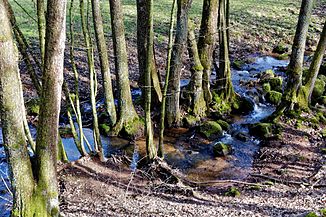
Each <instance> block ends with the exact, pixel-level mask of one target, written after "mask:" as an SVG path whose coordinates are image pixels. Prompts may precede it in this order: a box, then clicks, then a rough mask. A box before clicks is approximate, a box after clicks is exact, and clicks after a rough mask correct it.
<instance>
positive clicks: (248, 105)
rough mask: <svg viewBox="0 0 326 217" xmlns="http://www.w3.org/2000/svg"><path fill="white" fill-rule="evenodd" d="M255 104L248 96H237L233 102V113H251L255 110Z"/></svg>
mask: <svg viewBox="0 0 326 217" xmlns="http://www.w3.org/2000/svg"><path fill="white" fill-rule="evenodd" d="M254 107H255V104H254V102H252V101H251V100H250V99H248V98H246V97H240V96H238V97H235V99H234V101H233V103H232V113H234V114H242V115H246V114H249V113H250V112H252V111H253V110H254Z"/></svg>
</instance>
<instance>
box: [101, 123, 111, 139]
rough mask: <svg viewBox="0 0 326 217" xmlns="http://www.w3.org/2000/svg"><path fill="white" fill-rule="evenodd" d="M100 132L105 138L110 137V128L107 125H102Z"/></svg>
mask: <svg viewBox="0 0 326 217" xmlns="http://www.w3.org/2000/svg"><path fill="white" fill-rule="evenodd" d="M100 130H101V132H102V134H103V135H105V136H109V135H110V130H111V128H110V126H109V125H107V124H100Z"/></svg>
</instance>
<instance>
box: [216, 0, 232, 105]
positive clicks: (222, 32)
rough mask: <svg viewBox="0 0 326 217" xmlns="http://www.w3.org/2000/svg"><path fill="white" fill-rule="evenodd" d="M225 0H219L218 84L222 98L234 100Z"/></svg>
mask: <svg viewBox="0 0 326 217" xmlns="http://www.w3.org/2000/svg"><path fill="white" fill-rule="evenodd" d="M225 11H226V10H225V0H219V38H220V55H219V56H220V58H219V72H218V73H219V76H216V77H217V78H218V80H217V82H216V83H217V86H218V89H219V91H218V92H219V94H220V96H221V98H222V99H224V100H228V101H232V98H233V96H234V90H233V85H232V80H231V67H230V58H229V48H228V39H227V32H226V19H225Z"/></svg>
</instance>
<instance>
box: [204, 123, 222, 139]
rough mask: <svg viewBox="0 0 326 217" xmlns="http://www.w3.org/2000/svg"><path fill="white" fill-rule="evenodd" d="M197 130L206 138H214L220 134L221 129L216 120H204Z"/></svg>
mask: <svg viewBox="0 0 326 217" xmlns="http://www.w3.org/2000/svg"><path fill="white" fill-rule="evenodd" d="M199 132H200V133H202V134H203V135H204V136H205V137H206V138H207V139H216V138H218V137H220V136H222V134H223V129H222V127H221V126H220V125H219V124H218V123H217V122H216V121H206V122H204V123H203V124H202V125H201V126H200V128H199Z"/></svg>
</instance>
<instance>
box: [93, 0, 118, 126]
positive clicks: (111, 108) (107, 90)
mask: <svg viewBox="0 0 326 217" xmlns="http://www.w3.org/2000/svg"><path fill="white" fill-rule="evenodd" d="M92 12H93V21H94V29H95V37H96V43H97V49H98V53H99V57H100V63H101V73H102V80H103V89H104V97H105V101H104V102H105V108H106V111H107V113H108V115H109V121H110V125H111V126H113V125H114V124H115V123H116V121H117V113H116V110H115V105H114V97H113V91H112V82H111V73H110V64H109V57H108V51H107V46H106V42H105V41H106V40H105V36H104V29H103V20H102V15H101V8H100V1H99V0H92Z"/></svg>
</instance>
